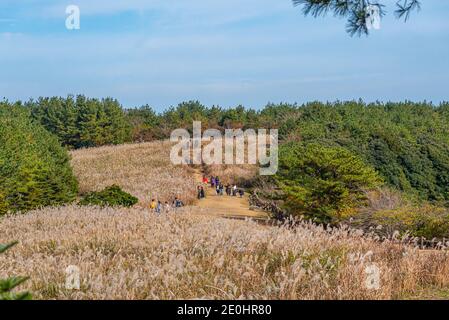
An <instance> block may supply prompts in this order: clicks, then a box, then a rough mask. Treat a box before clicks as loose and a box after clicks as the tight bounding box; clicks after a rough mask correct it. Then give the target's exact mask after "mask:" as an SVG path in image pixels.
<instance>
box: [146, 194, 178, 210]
mask: <svg viewBox="0 0 449 320" xmlns="http://www.w3.org/2000/svg"><path fill="white" fill-rule="evenodd" d="M181 207H184V203H183V202H182V201H181V200H180V199H178V197H175V199H174V200H173V201H172V203H171V204H170V203H169V202H168V201H165V203H162V201H160V200H156V199H151V202H150V209H151V210H152V211H154V212H155V213H157V214H160V213H163V212H166V213H168V212H171V210H173V209H177V208H181Z"/></svg>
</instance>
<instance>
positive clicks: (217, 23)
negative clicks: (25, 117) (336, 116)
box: [0, 0, 449, 110]
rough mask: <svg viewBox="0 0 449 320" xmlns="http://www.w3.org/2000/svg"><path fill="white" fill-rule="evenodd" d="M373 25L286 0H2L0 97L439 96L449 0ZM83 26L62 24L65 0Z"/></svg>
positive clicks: (231, 102) (446, 77) (225, 99)
mask: <svg viewBox="0 0 449 320" xmlns="http://www.w3.org/2000/svg"><path fill="white" fill-rule="evenodd" d="M394 2H395V1H392V0H386V4H387V10H388V11H389V14H388V15H387V16H386V17H385V18H384V19H383V21H382V25H381V29H380V30H378V31H374V32H373V33H372V34H371V35H370V36H369V37H361V38H358V37H354V38H351V37H350V36H349V35H348V34H347V33H346V32H345V20H342V19H338V18H333V17H330V18H318V19H314V18H311V17H307V18H306V17H304V16H303V15H302V14H301V12H300V10H299V9H298V8H294V7H293V5H292V2H291V0H208V1H206V0H154V1H152V0H147V1H144V0H70V1H67V2H66V1H61V0H20V1H18V0H1V1H0V96H1V97H6V98H7V99H9V100H17V99H21V100H27V99H29V98H37V97H39V96H53V95H58V96H65V95H67V94H78V93H81V94H85V95H87V96H90V97H106V96H112V97H114V98H117V99H119V101H120V102H121V103H122V104H123V105H124V106H126V107H134V106H140V105H143V104H147V103H148V104H150V105H151V106H153V107H155V108H156V109H157V110H163V109H165V108H167V107H168V106H170V105H176V104H177V103H179V102H181V101H185V100H190V99H195V100H196V99H198V100H200V101H201V102H203V103H204V104H207V105H212V104H218V105H221V106H224V107H229V106H236V105H238V104H243V105H245V106H248V107H254V108H260V107H262V106H264V105H265V104H266V103H267V102H299V103H302V102H307V101H310V100H321V101H334V100H337V99H339V100H349V99H358V98H362V99H365V100H366V101H375V100H380V101H399V100H405V99H408V100H414V101H417V100H419V101H421V100H427V101H433V102H436V103H438V102H440V101H442V100H449V94H448V93H449V90H448V87H449V85H448V84H449V19H448V16H449V1H444V0H423V6H422V10H421V12H419V13H415V14H413V15H412V17H411V19H410V21H409V22H408V23H403V22H402V21H397V20H396V19H395V18H394V16H393V13H392V11H393V10H394ZM70 4H75V5H78V6H79V7H80V11H81V29H80V30H72V31H69V30H67V29H66V28H65V20H66V17H67V15H66V13H65V8H66V6H67V5H70Z"/></svg>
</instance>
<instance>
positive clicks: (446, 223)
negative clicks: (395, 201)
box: [372, 205, 449, 239]
mask: <svg viewBox="0 0 449 320" xmlns="http://www.w3.org/2000/svg"><path fill="white" fill-rule="evenodd" d="M372 224H373V225H376V224H377V225H380V226H382V229H380V230H382V231H383V233H385V234H391V233H393V232H395V231H399V232H400V233H401V234H405V233H407V234H409V235H410V236H412V237H423V238H426V239H433V238H449V210H448V209H447V208H442V207H436V206H433V205H424V206H420V207H418V206H406V207H401V208H397V209H393V210H380V211H378V212H376V213H374V214H373V216H372Z"/></svg>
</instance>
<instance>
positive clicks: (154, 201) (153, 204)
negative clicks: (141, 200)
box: [150, 199, 157, 210]
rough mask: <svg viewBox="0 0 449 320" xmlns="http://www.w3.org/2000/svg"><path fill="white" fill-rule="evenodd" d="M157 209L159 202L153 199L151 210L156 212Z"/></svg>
mask: <svg viewBox="0 0 449 320" xmlns="http://www.w3.org/2000/svg"><path fill="white" fill-rule="evenodd" d="M156 207H157V202H156V200H154V199H152V200H151V203H150V209H151V210H156Z"/></svg>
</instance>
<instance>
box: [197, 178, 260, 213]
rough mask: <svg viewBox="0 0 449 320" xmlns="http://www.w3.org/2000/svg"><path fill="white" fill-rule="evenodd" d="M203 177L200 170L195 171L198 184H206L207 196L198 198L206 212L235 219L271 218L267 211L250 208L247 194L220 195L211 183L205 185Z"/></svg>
mask: <svg viewBox="0 0 449 320" xmlns="http://www.w3.org/2000/svg"><path fill="white" fill-rule="evenodd" d="M202 177H203V175H202V173H201V171H200V170H198V171H196V172H195V180H196V181H197V182H198V185H202V186H204V190H205V191H206V198H205V199H201V200H198V202H197V204H196V206H197V207H199V208H202V209H204V211H205V212H206V214H210V215H215V216H222V217H225V218H233V219H245V218H250V219H254V220H267V219H268V218H269V216H268V214H267V213H266V212H264V211H262V210H252V209H250V208H249V201H248V195H247V194H245V195H244V196H243V197H242V198H240V197H239V196H237V197H231V196H227V195H226V194H225V195H223V196H218V195H217V194H216V192H215V190H214V189H213V188H211V187H210V185H204V183H203V182H202Z"/></svg>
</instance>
